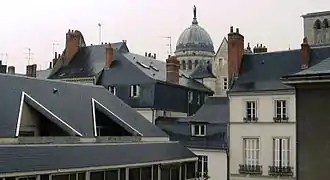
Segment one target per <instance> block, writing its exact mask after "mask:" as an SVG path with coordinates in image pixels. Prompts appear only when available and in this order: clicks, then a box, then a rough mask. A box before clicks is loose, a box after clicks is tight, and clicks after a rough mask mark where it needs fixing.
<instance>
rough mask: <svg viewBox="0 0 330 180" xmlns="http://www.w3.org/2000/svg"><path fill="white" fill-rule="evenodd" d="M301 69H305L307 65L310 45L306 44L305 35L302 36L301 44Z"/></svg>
mask: <svg viewBox="0 0 330 180" xmlns="http://www.w3.org/2000/svg"><path fill="white" fill-rule="evenodd" d="M300 53H301V69H307V68H308V65H309V56H310V46H309V44H308V40H307V37H304V39H303V43H302V44H301V50H300Z"/></svg>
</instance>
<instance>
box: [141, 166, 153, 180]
mask: <svg viewBox="0 0 330 180" xmlns="http://www.w3.org/2000/svg"><path fill="white" fill-rule="evenodd" d="M141 180H151V166H150V167H143V168H141Z"/></svg>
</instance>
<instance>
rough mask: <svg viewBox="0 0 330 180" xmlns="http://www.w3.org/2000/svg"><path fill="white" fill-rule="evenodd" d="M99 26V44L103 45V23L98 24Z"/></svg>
mask: <svg viewBox="0 0 330 180" xmlns="http://www.w3.org/2000/svg"><path fill="white" fill-rule="evenodd" d="M97 25H98V26H99V44H101V42H102V37H101V35H102V32H101V29H102V25H101V23H98V24H97Z"/></svg>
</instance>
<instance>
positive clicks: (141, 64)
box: [136, 61, 150, 69]
mask: <svg viewBox="0 0 330 180" xmlns="http://www.w3.org/2000/svg"><path fill="white" fill-rule="evenodd" d="M136 63H138V64H139V65H140V66H142V67H144V68H147V69H150V67H149V66H147V65H145V64H144V63H142V62H140V61H136Z"/></svg>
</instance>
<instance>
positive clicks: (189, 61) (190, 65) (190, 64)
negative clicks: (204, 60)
mask: <svg viewBox="0 0 330 180" xmlns="http://www.w3.org/2000/svg"><path fill="white" fill-rule="evenodd" d="M191 69H192V61H191V60H188V70H191Z"/></svg>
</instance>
